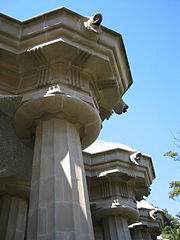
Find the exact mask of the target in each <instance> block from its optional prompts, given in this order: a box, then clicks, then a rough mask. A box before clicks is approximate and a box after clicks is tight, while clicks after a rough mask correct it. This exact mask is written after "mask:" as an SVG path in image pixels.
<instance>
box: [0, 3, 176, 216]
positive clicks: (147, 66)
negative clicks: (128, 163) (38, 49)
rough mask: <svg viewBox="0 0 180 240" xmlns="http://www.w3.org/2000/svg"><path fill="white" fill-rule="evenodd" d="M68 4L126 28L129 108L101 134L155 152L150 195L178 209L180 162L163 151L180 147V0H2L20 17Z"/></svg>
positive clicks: (7, 11) (109, 24)
mask: <svg viewBox="0 0 180 240" xmlns="http://www.w3.org/2000/svg"><path fill="white" fill-rule="evenodd" d="M61 6H65V7H67V8H69V9H71V10H73V11H75V12H77V13H79V14H81V15H84V16H91V15H93V14H94V13H96V12H101V13H102V15H103V22H102V24H103V25H104V26H106V27H108V28H111V29H113V30H115V31H117V32H119V33H121V34H122V36H123V40H124V43H125V47H126V51H127V56H128V59H129V63H130V67H131V72H132V76H133V81H134V83H133V85H132V86H131V87H130V89H129V90H128V91H127V93H125V95H124V100H125V102H126V103H127V104H128V105H129V110H128V112H127V113H125V114H123V115H121V116H119V115H113V116H112V117H111V118H110V119H109V120H108V121H104V127H103V129H102V131H101V134H100V136H99V139H102V140H104V141H109V142H120V143H123V144H126V145H129V146H131V147H133V148H135V149H137V150H139V151H141V152H144V153H147V154H149V155H151V156H152V159H153V163H154V168H155V172H156V179H155V180H154V183H153V184H152V186H151V189H152V191H151V195H150V196H149V197H148V200H149V201H150V202H152V203H153V204H154V205H155V206H158V207H159V208H167V209H168V211H169V212H170V213H171V214H173V215H175V214H176V213H177V212H178V211H180V202H175V201H173V200H171V199H169V198H168V192H169V190H170V189H169V182H170V181H172V180H180V163H177V162H174V161H172V160H171V159H168V158H166V157H163V153H164V152H166V151H168V150H170V149H172V150H174V151H177V150H178V149H177V148H176V146H175V145H174V140H173V137H174V136H176V135H177V133H178V131H179V132H180V114H179V112H180V27H179V23H180V1H179V0H151V1H149V0H111V1H109V0H99V1H97V0H91V1H82V0H80V1H75V0H63V1H60V0H59V1H58V0H36V1H35V0H29V1H28V0H26V1H25V0H2V1H1V6H0V7H1V12H2V13H4V14H6V15H9V16H11V17H13V18H17V19H19V20H25V19H27V18H30V17H33V16H35V15H38V14H41V13H44V12H46V11H49V10H52V9H54V8H58V7H61Z"/></svg>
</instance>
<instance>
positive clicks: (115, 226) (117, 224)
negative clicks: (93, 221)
mask: <svg viewBox="0 0 180 240" xmlns="http://www.w3.org/2000/svg"><path fill="white" fill-rule="evenodd" d="M102 223H103V231H104V240H120V239H123V240H131V236H130V233H129V229H128V224H127V220H126V219H124V218H122V217H120V216H107V217H106V218H104V219H103V220H102Z"/></svg>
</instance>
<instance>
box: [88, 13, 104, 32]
mask: <svg viewBox="0 0 180 240" xmlns="http://www.w3.org/2000/svg"><path fill="white" fill-rule="evenodd" d="M101 22H102V15H101V13H96V14H94V16H92V17H90V18H89V19H88V21H87V22H84V27H85V28H86V29H87V30H89V31H93V32H95V33H98V32H99V31H100V25H101Z"/></svg>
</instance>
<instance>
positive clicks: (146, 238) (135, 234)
mask: <svg viewBox="0 0 180 240" xmlns="http://www.w3.org/2000/svg"><path fill="white" fill-rule="evenodd" d="M130 233H131V239H132V240H152V238H151V235H150V233H149V232H148V230H147V229H145V228H144V229H142V228H141V229H136V228H135V229H134V228H131V229H130Z"/></svg>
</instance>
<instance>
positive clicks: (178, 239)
mask: <svg viewBox="0 0 180 240" xmlns="http://www.w3.org/2000/svg"><path fill="white" fill-rule="evenodd" d="M162 236H163V238H167V239H169V240H180V223H179V221H178V220H177V219H176V218H174V217H173V216H172V215H170V214H169V213H168V211H167V210H166V209H165V210H164V227H163V231H162Z"/></svg>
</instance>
